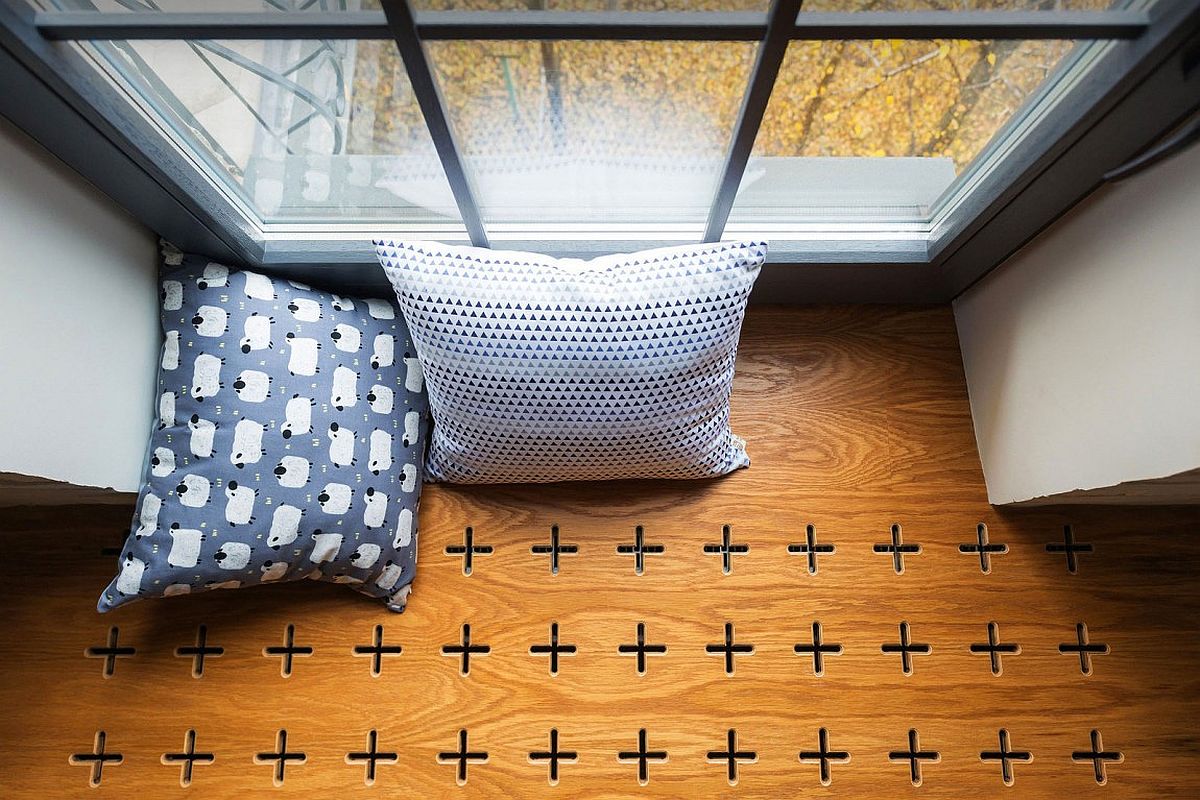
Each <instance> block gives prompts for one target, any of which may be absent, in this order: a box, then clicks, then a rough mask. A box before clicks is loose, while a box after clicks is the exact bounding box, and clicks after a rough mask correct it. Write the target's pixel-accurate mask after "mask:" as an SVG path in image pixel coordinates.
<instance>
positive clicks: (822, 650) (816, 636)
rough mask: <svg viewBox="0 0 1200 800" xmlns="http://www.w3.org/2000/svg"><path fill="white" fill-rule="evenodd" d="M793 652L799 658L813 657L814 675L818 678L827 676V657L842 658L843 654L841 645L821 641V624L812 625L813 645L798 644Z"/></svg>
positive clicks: (793, 648)
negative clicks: (804, 656)
mask: <svg viewBox="0 0 1200 800" xmlns="http://www.w3.org/2000/svg"><path fill="white" fill-rule="evenodd" d="M792 650H793V651H795V653H796V655H798V656H803V655H811V656H812V662H813V675H814V676H815V677H817V678H819V677H821V676H822V675H824V674H825V656H840V655H841V654H842V646H841V645H840V644H837V643H834V644H826V643H825V642H823V641H821V623H820V622H814V623H813V624H812V644H803V643H801V644H797V645H794V646H793V647H792Z"/></svg>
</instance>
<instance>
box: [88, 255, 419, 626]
mask: <svg viewBox="0 0 1200 800" xmlns="http://www.w3.org/2000/svg"><path fill="white" fill-rule="evenodd" d="M162 327H163V335H164V337H165V338H164V343H163V350H162V362H161V364H160V369H159V374H158V392H159V395H158V418H157V422H156V426H155V430H154V431H153V433H152V435H151V441H150V448H149V454H148V455H149V459H148V464H147V470H146V479H145V484H144V486H143V488H142V491H141V493H140V495H139V498H138V504H137V507H136V512H135V515H134V521H133V527H132V531H131V532H130V534H129V537H128V539H127V540H126V543H125V547H124V548H123V549H122V551H121V555H120V564H119V570H120V571H119V574H118V575H117V577H116V578H115V579H114V580H113V581H112V583H111V584H110V585H109V587H108V588H107V589H105V591H104V594H103V595H102V596H101V597H100V602H99V605H98V608H99V610H100V611H107V610H109V609H112V608H115V607H117V606H119V605H122V604H124V603H128V602H130V601H132V600H135V599H138V598H143V597H160V596H162V597H166V596H172V595H182V594H189V593H192V592H200V591H205V590H208V589H234V588H239V587H242V586H248V585H251V584H259V583H269V582H277V581H289V580H298V579H301V578H314V579H317V580H325V581H332V582H334V583H344V584H347V585H348V586H350V587H351V588H353V589H356V590H358V591H360V592H362V593H364V594H367V595H371V596H372V597H378V598H381V599H383V600H385V601H386V603H387V604H388V606H389V607H390V608H392V609H393V610H402V609H403V607H404V603H405V601H406V599H407V597H408V593H409V589H410V584H411V583H412V580H413V575H414V572H415V569H416V542H417V539H416V536H417V507H418V500H419V498H420V491H421V483H420V475H421V468H422V455H423V448H424V442H423V439H424V434H425V432H426V428H427V419H428V409H427V405H426V401H425V394H424V390H423V379H422V375H421V369H420V366H419V364H418V363H417V360H416V358H415V357H414V355H415V353H414V351H413V345H412V342H411V341H410V339H409V333H408V329H407V327H406V325H405V323H404V319H403V318H402V317H401V315H400V314H399V312H398V311H397V309H396V306H395V305H394V304H393V303H392V302H390V301H387V300H377V299H370V300H359V299H349V298H344V297H339V296H337V295H335V294H327V293H324V292H319V291H314V290H313V289H311V288H309V287H308V286H305V285H303V284H300V283H296V282H292V281H283V280H276V279H273V278H270V277H268V276H266V275H260V274H257V273H254V272H239V271H235V270H232V269H229V268H227V267H224V266H222V265H220V264H214V263H210V262H207V261H206V260H205V259H200V258H195V257H191V256H188V257H184V258H183V259H182V263H180V264H179V265H177V266H168V267H166V268H164V271H163V274H162Z"/></svg>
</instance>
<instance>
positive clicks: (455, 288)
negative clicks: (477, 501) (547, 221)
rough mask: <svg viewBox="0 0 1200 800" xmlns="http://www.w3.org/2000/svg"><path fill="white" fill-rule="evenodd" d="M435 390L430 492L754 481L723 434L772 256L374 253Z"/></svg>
mask: <svg viewBox="0 0 1200 800" xmlns="http://www.w3.org/2000/svg"><path fill="white" fill-rule="evenodd" d="M375 244H376V252H377V253H378V255H379V260H380V263H381V264H382V265H383V268H384V272H385V273H387V276H388V277H389V278H390V279H391V281H392V285H393V286H394V287H395V288H396V294H397V296H398V298H399V300H400V307H401V309H402V310H403V312H404V316H405V318H406V319H407V320H408V324H409V326H410V327H411V330H412V334H413V342H414V344H415V345H416V347H417V355H418V357H419V358H420V359H421V365H422V367H423V368H424V370H425V376H426V380H427V381H428V384H429V404H430V408H431V409H432V411H433V416H434V418H435V419H436V420H437V427H436V428H434V431H433V441H432V443H431V445H430V451H429V457H428V460H427V461H426V478H427V479H429V480H434V481H449V482H455V483H525V482H531V483H537V482H551V481H568V480H608V479H613V478H707V477H712V476H715V475H724V474H726V473H728V472H732V471H733V470H736V469H739V468H741V467H745V466H747V465H749V463H750V460H749V458H748V457H747V455H746V450H745V446H744V442H743V441H742V440H741V439H740V438H738V437H737V436H735V435H734V434H733V432H732V431H731V430H730V428H729V397H730V391H731V389H732V387H733V373H734V362H735V359H736V356H737V344H738V337H739V335H740V332H741V328H742V318H743V316H744V314H745V311H746V301H747V298H748V297H749V295H750V290H751V288H752V287H753V286H754V280H755V278H756V277H757V276H758V273H759V270H760V268H761V266H762V264H763V260H764V259H765V257H766V252H767V247H766V245H765V244H764V243H762V242H720V243H716V244H702V245H686V246H682V247H667V248H660V249H657V250H646V251H643V252H640V253H630V254H622V255H613V256H604V257H601V258H596V259H592V260H591V261H580V260H577V259H555V258H549V257H547V256H541V255H537V254H533V253H520V252H505V251H499V250H482V249H478V248H473V247H457V246H453V245H442V244H438V243H436V242H395V241H377V242H376V243H375Z"/></svg>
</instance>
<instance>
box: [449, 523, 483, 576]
mask: <svg viewBox="0 0 1200 800" xmlns="http://www.w3.org/2000/svg"><path fill="white" fill-rule="evenodd" d="M445 552H446V555H448V556H462V560H463V567H462V571H463V575H470V574H471V570H472V569H474V568H475V556H490V555H491V554H492V546H491V545H490V544H475V529H474V528H472V527H471V526H469V525H468V526H467V528H466V529H465V530H464V531H463V543H462V544H448V545H446V551H445Z"/></svg>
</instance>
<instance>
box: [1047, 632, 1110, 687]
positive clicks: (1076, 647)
mask: <svg viewBox="0 0 1200 800" xmlns="http://www.w3.org/2000/svg"><path fill="white" fill-rule="evenodd" d="M1058 652H1060V653H1062V654H1063V655H1068V656H1069V655H1077V656H1079V671H1080V672H1082V673H1083V674H1084V675H1091V674H1092V656H1103V655H1108V652H1109V647H1108V645H1106V644H1100V643H1099V642H1097V643H1094V644H1093V643H1092V642H1090V641H1088V629H1087V625H1085V624H1084V623H1082V622H1079V623H1076V625H1075V641H1074V642H1063V643H1062V644H1060V645H1059V646H1058Z"/></svg>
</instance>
